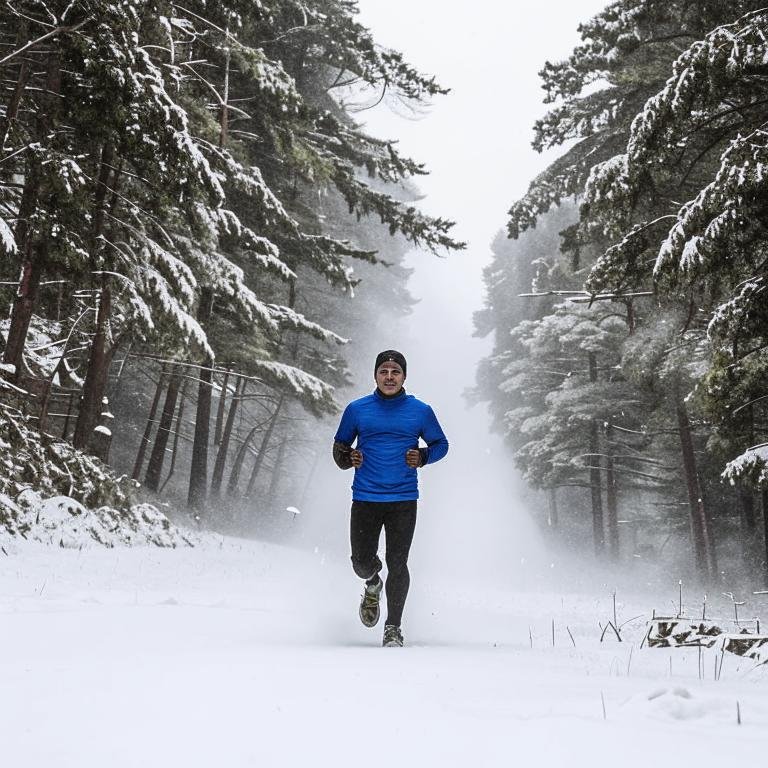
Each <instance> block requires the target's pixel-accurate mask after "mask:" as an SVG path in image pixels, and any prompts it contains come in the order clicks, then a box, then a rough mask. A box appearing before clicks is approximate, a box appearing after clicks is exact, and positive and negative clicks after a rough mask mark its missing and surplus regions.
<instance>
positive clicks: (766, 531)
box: [760, 488, 768, 589]
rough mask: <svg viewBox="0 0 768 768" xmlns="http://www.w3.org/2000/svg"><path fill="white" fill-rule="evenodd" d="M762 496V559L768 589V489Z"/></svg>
mask: <svg viewBox="0 0 768 768" xmlns="http://www.w3.org/2000/svg"><path fill="white" fill-rule="evenodd" d="M760 496H761V501H762V507H763V556H762V558H761V560H762V572H763V586H764V587H765V588H766V589H768V488H764V489H763V490H762V491H761V493H760Z"/></svg>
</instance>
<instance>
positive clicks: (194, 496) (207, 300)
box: [187, 288, 213, 516]
mask: <svg viewBox="0 0 768 768" xmlns="http://www.w3.org/2000/svg"><path fill="white" fill-rule="evenodd" d="M212 309H213V291H212V290H211V289H210V288H203V289H202V290H201V292H200V307H199V309H198V320H199V321H200V323H201V325H203V327H205V322H206V321H207V320H208V319H209V318H210V316H211V311H212ZM212 365H213V360H210V359H208V360H206V365H205V367H204V368H203V369H202V370H201V371H200V384H199V386H198V390H197V413H196V415H195V437H194V440H193V442H192V465H191V467H190V475H189V494H188V495H187V504H188V505H189V508H190V510H191V511H193V512H195V513H196V515H198V516H199V515H201V514H202V512H203V509H204V507H205V500H206V495H207V492H208V441H209V439H210V434H211V394H212V391H213V387H212V386H211V382H212V380H213V373H212V371H211V366H212Z"/></svg>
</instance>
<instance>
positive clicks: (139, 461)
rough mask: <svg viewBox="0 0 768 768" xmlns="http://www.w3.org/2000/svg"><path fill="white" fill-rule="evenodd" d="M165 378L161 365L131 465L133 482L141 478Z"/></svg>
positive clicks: (164, 367)
mask: <svg viewBox="0 0 768 768" xmlns="http://www.w3.org/2000/svg"><path fill="white" fill-rule="evenodd" d="M167 377H168V376H167V372H166V365H165V363H163V365H162V367H161V369H160V378H159V379H158V380H157V386H156V387H155V396H154V397H153V398H152V405H151V406H150V408H149V416H148V417H147V425H146V427H144V434H143V435H142V436H141V442H140V443H139V451H138V453H137V454H136V463H135V464H134V465H133V473H132V474H131V477H132V478H133V479H134V480H138V479H139V478H140V477H141V469H142V467H143V466H144V454H145V453H146V452H147V446H148V445H149V438H150V436H151V435H152V425H153V424H154V423H155V415H156V414H157V406H158V405H159V404H160V395H162V393H163V389H164V388H165V381H166V379H167Z"/></svg>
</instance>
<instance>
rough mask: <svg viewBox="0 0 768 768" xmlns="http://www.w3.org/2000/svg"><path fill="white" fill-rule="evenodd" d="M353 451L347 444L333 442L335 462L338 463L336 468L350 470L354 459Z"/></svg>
mask: <svg viewBox="0 0 768 768" xmlns="http://www.w3.org/2000/svg"><path fill="white" fill-rule="evenodd" d="M351 453H352V449H351V448H350V447H349V446H348V445H346V444H345V443H340V442H339V441H338V440H334V442H333V460H334V461H335V462H336V466H337V467H338V468H339V469H349V468H350V467H351V466H352V459H351V458H350V454H351Z"/></svg>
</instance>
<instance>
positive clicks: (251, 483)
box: [245, 395, 283, 496]
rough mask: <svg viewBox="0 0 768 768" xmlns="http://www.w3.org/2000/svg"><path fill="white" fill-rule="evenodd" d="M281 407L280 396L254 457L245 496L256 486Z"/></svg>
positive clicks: (281, 399) (281, 398)
mask: <svg viewBox="0 0 768 768" xmlns="http://www.w3.org/2000/svg"><path fill="white" fill-rule="evenodd" d="M282 407H283V396H282V395H280V399H279V400H278V401H277V405H276V406H275V412H274V413H273V414H272V418H270V420H269V426H268V427H267V431H266V432H265V433H264V437H263V438H262V441H261V446H260V448H259V453H258V454H257V456H256V461H255V462H254V464H253V469H252V470H251V477H250V480H248V488H247V489H246V491H245V495H246V496H250V495H251V493H252V492H253V486H254V485H255V484H256V478H257V477H258V474H259V471H260V470H261V466H262V464H263V463H264V458H265V456H266V455H267V448H268V446H269V441H270V439H271V438H272V433H273V432H274V431H275V425H276V424H277V420H278V418H279V416H280V410H281V409H282Z"/></svg>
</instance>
